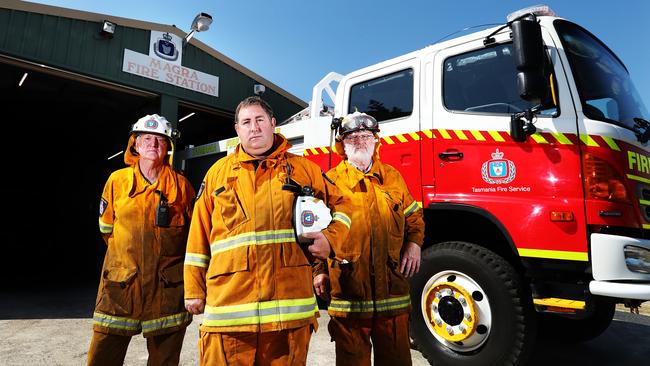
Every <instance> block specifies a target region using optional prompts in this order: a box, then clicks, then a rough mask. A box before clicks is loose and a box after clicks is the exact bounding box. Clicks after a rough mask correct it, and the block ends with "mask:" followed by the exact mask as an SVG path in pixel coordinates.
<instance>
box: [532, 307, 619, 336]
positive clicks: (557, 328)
mask: <svg viewBox="0 0 650 366" xmlns="http://www.w3.org/2000/svg"><path fill="white" fill-rule="evenodd" d="M614 313H616V303H615V302H614V301H611V300H609V299H605V298H601V297H597V298H595V299H594V309H593V312H592V313H591V314H590V315H589V316H588V317H586V318H582V319H575V318H568V317H564V316H562V315H557V314H539V322H540V326H539V336H540V338H543V339H545V340H548V341H552V342H562V343H566V342H572V343H578V342H585V341H588V340H591V339H594V338H596V337H598V336H599V335H601V334H603V332H604V331H605V330H607V328H608V327H609V325H610V324H611V322H612V319H614Z"/></svg>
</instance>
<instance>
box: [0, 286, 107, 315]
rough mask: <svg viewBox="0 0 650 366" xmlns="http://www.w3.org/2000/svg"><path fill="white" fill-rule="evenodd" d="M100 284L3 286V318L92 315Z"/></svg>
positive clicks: (0, 306)
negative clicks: (59, 286)
mask: <svg viewBox="0 0 650 366" xmlns="http://www.w3.org/2000/svg"><path fill="white" fill-rule="evenodd" d="M96 295H97V286H96V285H94V284H88V285H84V286H78V287H71V288H57V287H54V286H48V287H47V288H41V289H33V288H32V289H26V290H23V289H9V290H5V289H2V290H0V320H14V319H75V318H92V315H93V309H94V307H95V296H96Z"/></svg>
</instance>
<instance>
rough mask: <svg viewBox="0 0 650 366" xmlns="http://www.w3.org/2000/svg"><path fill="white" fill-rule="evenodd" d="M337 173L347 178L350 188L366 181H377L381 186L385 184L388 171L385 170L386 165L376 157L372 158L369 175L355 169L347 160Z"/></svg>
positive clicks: (341, 164) (342, 163) (338, 167)
mask: <svg viewBox="0 0 650 366" xmlns="http://www.w3.org/2000/svg"><path fill="white" fill-rule="evenodd" d="M336 170H337V172H338V173H339V176H343V177H347V181H348V184H349V186H350V187H355V186H356V185H357V184H359V182H361V181H362V180H364V179H366V178H367V179H371V180H373V179H374V180H376V181H377V182H378V183H379V184H380V185H382V184H384V178H385V176H386V171H385V169H384V164H382V163H381V161H380V160H379V159H378V158H377V156H376V155H375V156H374V157H373V158H372V168H370V171H369V172H368V173H363V172H362V171H360V170H359V169H357V168H355V167H354V166H352V164H350V162H348V161H347V160H343V161H342V162H341V163H340V164H339V165H338V166H337V167H336Z"/></svg>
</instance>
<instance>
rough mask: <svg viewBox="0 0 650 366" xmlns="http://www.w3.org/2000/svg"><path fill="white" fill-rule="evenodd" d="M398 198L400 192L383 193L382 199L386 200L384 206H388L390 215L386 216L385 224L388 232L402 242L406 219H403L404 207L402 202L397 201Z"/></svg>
mask: <svg viewBox="0 0 650 366" xmlns="http://www.w3.org/2000/svg"><path fill="white" fill-rule="evenodd" d="M400 197H401V193H400V192H389V191H384V198H385V199H386V204H387V205H388V210H389V211H390V215H388V216H389V220H388V222H387V223H386V224H387V226H388V232H389V233H390V234H391V236H392V237H394V238H395V239H400V240H404V226H405V224H406V218H405V217H404V207H403V204H402V201H400V200H399V198H400ZM400 244H401V243H400Z"/></svg>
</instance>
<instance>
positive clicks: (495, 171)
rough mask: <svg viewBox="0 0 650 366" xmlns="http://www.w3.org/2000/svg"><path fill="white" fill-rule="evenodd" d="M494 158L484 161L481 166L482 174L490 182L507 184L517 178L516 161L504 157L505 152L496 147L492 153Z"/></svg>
mask: <svg viewBox="0 0 650 366" xmlns="http://www.w3.org/2000/svg"><path fill="white" fill-rule="evenodd" d="M491 155H492V159H490V160H488V161H486V162H485V163H483V166H482V167H481V176H482V177H483V180H484V181H485V182H486V183H489V184H507V183H510V182H512V181H513V180H514V179H515V175H516V173H517V169H516V168H515V163H513V162H512V161H510V160H508V159H504V158H503V155H504V153H503V152H501V151H499V149H496V151H495V152H493V153H492V154H491Z"/></svg>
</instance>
